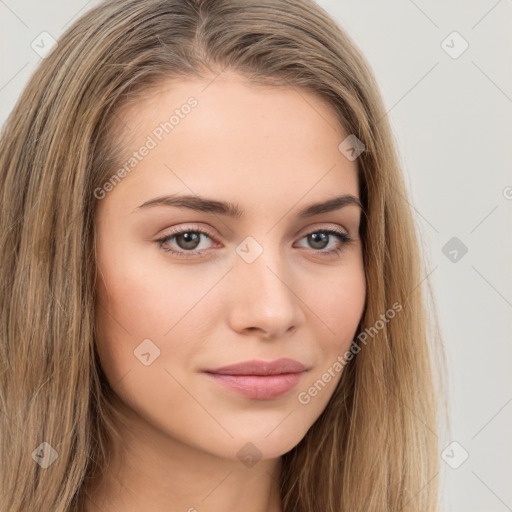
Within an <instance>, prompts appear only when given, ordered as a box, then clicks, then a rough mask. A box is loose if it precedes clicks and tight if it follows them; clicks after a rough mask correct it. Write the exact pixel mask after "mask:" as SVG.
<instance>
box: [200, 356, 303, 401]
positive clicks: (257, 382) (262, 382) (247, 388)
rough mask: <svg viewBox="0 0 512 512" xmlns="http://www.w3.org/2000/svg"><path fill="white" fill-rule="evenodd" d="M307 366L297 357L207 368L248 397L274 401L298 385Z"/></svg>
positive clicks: (218, 378)
mask: <svg viewBox="0 0 512 512" xmlns="http://www.w3.org/2000/svg"><path fill="white" fill-rule="evenodd" d="M306 371H307V369H306V367H305V366H304V365H303V364H301V363H299V362H298V361H294V360H293V359H285V358H283V359H277V360H275V361H270V362H267V361H245V362H243V363H238V364H233V365H229V366H223V367H221V368H215V369H210V370H205V373H206V374H207V375H208V376H209V377H210V378H211V379H213V380H214V381H215V382H217V383H218V384H220V385H222V386H224V387H227V388H229V389H231V390H233V391H235V392H237V393H240V394H241V395H244V396H246V397H248V398H255V399H258V400H271V399H273V398H277V397H279V396H281V395H284V394H285V393H287V392H288V391H290V390H291V389H292V388H294V387H295V386H296V385H297V384H298V383H299V381H300V379H301V377H302V376H303V375H304V373H306Z"/></svg>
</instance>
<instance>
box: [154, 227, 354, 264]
mask: <svg viewBox="0 0 512 512" xmlns="http://www.w3.org/2000/svg"><path fill="white" fill-rule="evenodd" d="M183 233H196V234H202V235H205V236H207V237H208V238H210V240H214V238H213V237H211V236H210V235H209V234H208V233H207V232H205V231H202V230H200V229H191V228H185V229H180V230H176V231H173V232H172V233H171V234H169V235H166V236H164V237H162V238H159V239H158V240H155V242H157V243H158V244H159V247H160V249H162V250H163V251H164V252H167V253H171V254H172V255H174V256H177V257H178V258H190V257H192V256H196V255H197V254H200V253H202V252H203V251H204V249H202V250H193V251H176V250H174V249H169V248H166V247H164V243H165V242H168V241H169V240H171V239H172V238H174V237H176V236H178V235H181V234H183ZM315 233H323V234H327V235H334V236H336V237H337V238H338V240H340V241H341V246H338V247H336V248H334V249H329V250H327V251H325V250H323V249H312V250H313V251H315V252H316V253H319V254H324V255H327V256H334V255H339V254H340V253H341V252H342V251H343V249H344V248H345V245H346V244H348V243H350V242H351V241H352V238H351V237H350V235H348V234H347V233H345V232H344V231H341V230H337V229H317V230H315V231H310V232H309V233H306V234H305V235H304V236H302V237H301V239H302V238H305V237H307V236H309V235H312V234H315Z"/></svg>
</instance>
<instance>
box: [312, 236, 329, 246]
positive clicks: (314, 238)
mask: <svg viewBox="0 0 512 512" xmlns="http://www.w3.org/2000/svg"><path fill="white" fill-rule="evenodd" d="M310 237H311V238H312V239H313V246H314V245H315V244H316V243H317V242H318V240H317V239H318V238H323V241H322V240H320V245H321V247H315V248H316V249H323V248H324V247H325V245H326V244H325V243H323V245H322V242H326V241H327V233H313V234H312V235H310Z"/></svg>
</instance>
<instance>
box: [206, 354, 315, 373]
mask: <svg viewBox="0 0 512 512" xmlns="http://www.w3.org/2000/svg"><path fill="white" fill-rule="evenodd" d="M305 370H306V367H305V366H304V365H303V364H302V363H299V362H298V361H295V360H293V359H288V358H282V359H276V360H275V361H257V360H252V361H244V362H242V363H235V364H230V365H228V366H222V367H220V368H213V369H208V370H205V371H206V372H207V373H219V374H223V375H279V374H282V373H299V372H303V371H305Z"/></svg>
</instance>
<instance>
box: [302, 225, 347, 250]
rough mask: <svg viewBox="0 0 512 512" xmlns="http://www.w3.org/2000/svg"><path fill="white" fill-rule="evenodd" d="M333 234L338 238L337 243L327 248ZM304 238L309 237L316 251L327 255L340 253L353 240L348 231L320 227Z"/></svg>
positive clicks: (309, 241) (308, 239)
mask: <svg viewBox="0 0 512 512" xmlns="http://www.w3.org/2000/svg"><path fill="white" fill-rule="evenodd" d="M332 236H335V237H336V238H337V240H336V242H335V245H334V247H332V248H331V249H328V250H325V247H326V246H328V245H329V237H332ZM302 238H303V239H304V238H305V239H307V241H308V243H310V244H311V245H312V248H313V249H314V250H315V251H316V252H318V253H321V254H326V255H333V254H340V253H341V251H342V250H343V249H344V247H345V245H346V244H348V243H349V242H351V241H352V238H351V237H350V235H349V234H348V233H345V232H344V231H341V230H338V229H319V230H316V231H311V232H310V233H308V234H307V235H305V236H304V237H302Z"/></svg>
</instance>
